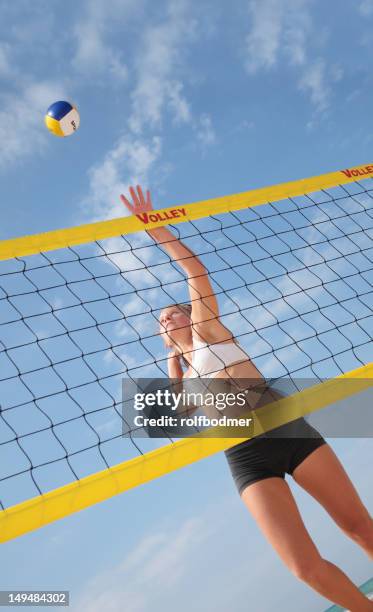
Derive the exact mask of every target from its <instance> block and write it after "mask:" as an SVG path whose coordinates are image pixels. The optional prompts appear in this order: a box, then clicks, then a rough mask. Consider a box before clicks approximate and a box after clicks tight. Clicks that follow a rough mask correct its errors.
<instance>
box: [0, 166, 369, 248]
mask: <svg viewBox="0 0 373 612" xmlns="http://www.w3.org/2000/svg"><path fill="white" fill-rule="evenodd" d="M368 178H373V163H372V164H365V165H362V166H355V167H353V168H346V169H344V170H338V171H336V172H330V173H327V174H321V175H319V176H314V177H310V178H306V179H299V180H296V181H291V182H287V183H280V184H278V185H273V186H270V187H264V188H260V189H253V190H251V191H244V192H242V193H237V194H232V195H228V196H223V197H219V198H212V199H210V200H201V201H199V202H194V203H192V204H183V205H176V206H170V207H167V208H162V209H156V210H154V211H152V212H149V213H142V214H139V215H132V216H126V217H118V218H116V219H110V220H108V221H98V222H95V223H87V224H85V225H78V226H75V227H70V228H66V229H59V230H53V231H50V232H44V233H41V234H33V235H30V236H21V237H19V238H11V239H8V240H2V241H0V260H4V259H11V258H13V257H22V256H26V255H35V254H37V253H41V252H44V251H53V250H55V249H62V248H66V247H69V246H74V245H78V244H85V243H88V242H94V241H95V240H104V239H106V238H112V237H115V236H119V235H126V234H133V233H135V232H139V231H143V230H146V229H152V228H155V227H161V226H163V225H168V224H170V223H172V224H176V223H182V222H183V221H191V220H193V219H201V218H204V217H208V216H209V215H218V214H223V213H226V212H230V211H235V210H240V209H243V208H249V207H252V206H260V205H262V204H268V203H270V202H276V201H279V200H283V199H285V198H291V197H296V196H300V195H304V194H307V193H311V192H314V191H320V190H322V189H328V188H331V187H337V186H339V185H343V184H347V183H352V182H357V181H360V180H364V179H368ZM118 197H119V194H118Z"/></svg>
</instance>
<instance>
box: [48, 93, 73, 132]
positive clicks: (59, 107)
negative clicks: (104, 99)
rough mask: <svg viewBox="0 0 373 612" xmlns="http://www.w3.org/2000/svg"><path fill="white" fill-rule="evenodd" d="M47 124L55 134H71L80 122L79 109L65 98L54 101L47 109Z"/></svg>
mask: <svg viewBox="0 0 373 612" xmlns="http://www.w3.org/2000/svg"><path fill="white" fill-rule="evenodd" d="M45 124H46V126H47V128H48V130H49V131H50V132H52V134H54V135H55V136H71V134H73V133H74V132H76V130H77V129H78V127H79V124H80V117H79V113H78V109H77V108H76V107H75V106H74V105H73V104H70V102H66V101H64V100H60V101H58V102H54V103H53V104H51V105H50V107H49V108H48V110H47V114H46V115H45Z"/></svg>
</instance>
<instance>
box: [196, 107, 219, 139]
mask: <svg viewBox="0 0 373 612" xmlns="http://www.w3.org/2000/svg"><path fill="white" fill-rule="evenodd" d="M195 129H196V132H197V138H198V140H199V141H200V143H201V144H202V146H203V147H204V148H205V147H208V146H211V145H213V144H215V143H216V134H215V130H214V128H213V125H212V120H211V117H210V115H207V114H206V113H204V114H203V115H201V117H200V118H199V122H198V124H197V125H196V128H195Z"/></svg>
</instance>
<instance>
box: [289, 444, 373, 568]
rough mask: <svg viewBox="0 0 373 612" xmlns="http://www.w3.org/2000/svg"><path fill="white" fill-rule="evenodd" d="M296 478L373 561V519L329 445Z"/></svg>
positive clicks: (302, 466) (308, 460) (304, 464)
mask: <svg viewBox="0 0 373 612" xmlns="http://www.w3.org/2000/svg"><path fill="white" fill-rule="evenodd" d="M292 476H293V478H294V480H295V481H296V482H297V483H298V484H299V485H300V486H301V487H302V488H303V489H305V490H306V491H307V492H308V493H310V495H312V497H314V498H315V499H316V500H317V501H318V502H319V503H320V504H321V505H322V506H323V507H324V508H325V510H326V511H327V512H328V513H329V514H330V516H331V517H332V519H333V520H334V521H335V522H336V523H337V525H338V526H339V527H340V528H341V529H342V530H343V531H344V533H346V535H348V536H349V537H350V538H352V539H353V540H354V541H355V542H356V543H357V544H359V545H360V546H361V547H362V548H363V549H364V550H365V552H366V553H367V555H368V556H369V557H370V558H371V559H372V560H373V519H372V517H371V516H370V515H369V512H368V510H367V509H366V507H365V506H364V504H363V502H362V501H361V499H360V497H359V495H358V493H357V491H356V489H355V487H354V485H353V484H352V482H351V480H350V478H349V477H348V475H347V474H346V472H345V470H344V468H343V466H342V464H341V463H340V461H339V459H338V457H337V456H336V455H335V453H334V451H333V449H332V448H331V447H330V446H329V444H324V445H323V446H320V447H319V448H317V449H316V450H314V451H313V452H312V453H311V454H310V455H308V457H306V459H304V461H302V463H301V464H300V465H298V466H297V467H296V468H295V470H294V471H293V473H292Z"/></svg>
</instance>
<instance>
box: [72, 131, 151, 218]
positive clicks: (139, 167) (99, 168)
mask: <svg viewBox="0 0 373 612" xmlns="http://www.w3.org/2000/svg"><path fill="white" fill-rule="evenodd" d="M160 153H161V139H160V138H159V137H158V136H154V137H153V138H151V139H149V140H148V141H146V140H145V139H140V138H138V137H132V136H131V135H130V134H126V135H125V136H123V137H122V138H120V139H119V141H118V142H117V144H116V145H115V146H114V148H113V149H112V150H111V151H109V152H108V153H107V154H106V156H105V158H104V160H103V161H102V162H101V163H99V164H97V165H96V166H94V167H93V168H91V169H90V170H89V183H90V185H89V193H88V195H87V197H86V198H84V201H83V202H82V203H81V205H80V207H81V211H82V216H83V218H84V220H85V221H87V220H89V221H97V220H99V219H100V220H102V219H112V218H113V217H125V216H127V215H128V214H129V213H128V211H127V209H125V208H124V206H123V204H122V203H121V201H120V199H119V195H120V194H121V193H128V188H129V186H130V185H136V184H138V183H140V184H143V185H145V184H147V183H148V179H149V172H150V169H151V167H152V166H153V164H154V163H155V162H156V161H157V160H158V159H159V157H160ZM123 176H126V178H125V179H124V178H122V177H123Z"/></svg>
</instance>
